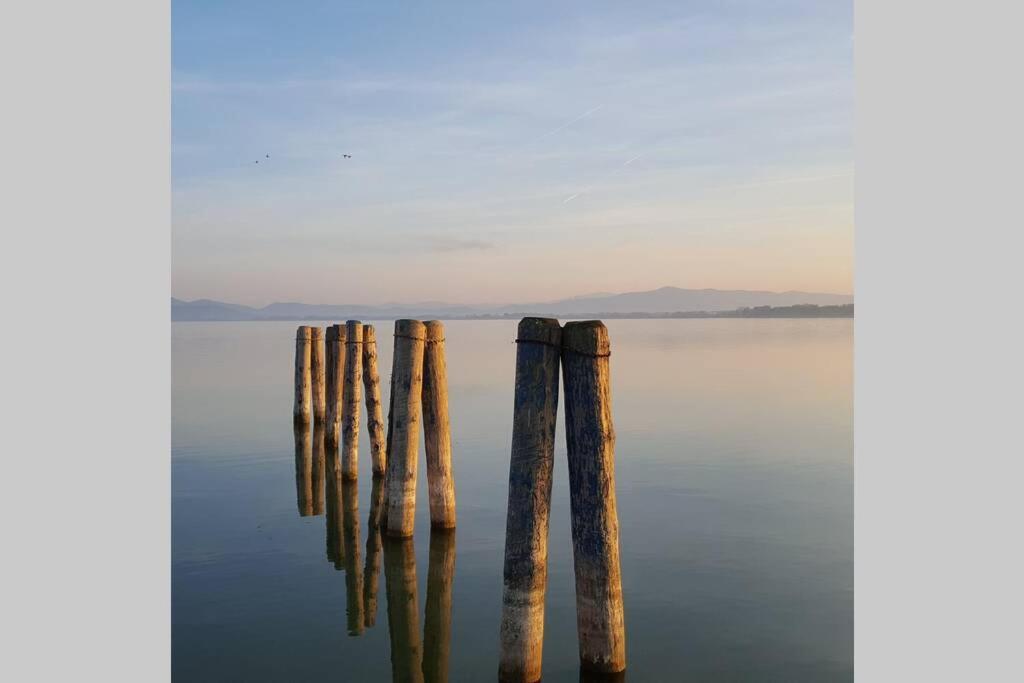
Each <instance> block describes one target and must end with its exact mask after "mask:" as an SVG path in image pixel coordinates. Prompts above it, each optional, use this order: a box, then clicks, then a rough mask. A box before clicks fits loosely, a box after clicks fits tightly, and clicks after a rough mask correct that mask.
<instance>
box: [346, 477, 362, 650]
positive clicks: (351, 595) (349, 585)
mask: <svg viewBox="0 0 1024 683" xmlns="http://www.w3.org/2000/svg"><path fill="white" fill-rule="evenodd" d="M358 487H359V484H357V483H356V482H354V481H342V483H341V502H342V507H343V508H344V510H345V512H344V513H343V514H344V520H343V525H344V526H343V529H344V533H345V596H346V597H345V602H346V606H345V614H346V616H347V617H348V634H349V635H350V636H357V635H359V634H360V633H362V632H363V567H362V565H361V564H360V552H359V488H358Z"/></svg>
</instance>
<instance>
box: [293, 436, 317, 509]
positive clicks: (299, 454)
mask: <svg viewBox="0 0 1024 683" xmlns="http://www.w3.org/2000/svg"><path fill="white" fill-rule="evenodd" d="M295 497H296V500H297V501H298V505H299V516H300V517H308V516H310V515H312V514H313V442H312V440H311V439H310V436H309V425H304V424H301V423H296V424H295Z"/></svg>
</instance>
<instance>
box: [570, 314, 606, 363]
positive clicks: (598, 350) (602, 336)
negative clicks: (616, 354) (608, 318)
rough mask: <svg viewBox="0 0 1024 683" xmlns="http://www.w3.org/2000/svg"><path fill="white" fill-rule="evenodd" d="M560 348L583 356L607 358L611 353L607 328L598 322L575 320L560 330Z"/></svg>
mask: <svg viewBox="0 0 1024 683" xmlns="http://www.w3.org/2000/svg"><path fill="white" fill-rule="evenodd" d="M562 348H563V349H564V350H566V351H572V352H575V353H579V354H582V355H584V356H598V357H599V356H607V355H609V354H611V352H612V344H611V340H609V338H608V328H607V327H605V325H604V323H603V322H601V321H600V320H577V321H574V322H571V323H566V324H565V327H563V328H562Z"/></svg>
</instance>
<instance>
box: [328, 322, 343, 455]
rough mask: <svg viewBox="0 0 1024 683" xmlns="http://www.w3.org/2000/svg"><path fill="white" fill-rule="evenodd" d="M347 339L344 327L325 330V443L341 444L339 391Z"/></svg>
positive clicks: (334, 326)
mask: <svg viewBox="0 0 1024 683" xmlns="http://www.w3.org/2000/svg"><path fill="white" fill-rule="evenodd" d="M347 338H348V336H347V334H346V330H345V326H344V325H331V326H330V327H328V328H327V337H326V347H327V348H326V350H327V353H326V356H327V380H326V382H325V385H326V391H327V443H328V444H335V445H337V444H339V443H341V416H342V413H343V412H344V411H343V409H342V404H341V391H342V387H343V386H344V384H345V340H346V339H347Z"/></svg>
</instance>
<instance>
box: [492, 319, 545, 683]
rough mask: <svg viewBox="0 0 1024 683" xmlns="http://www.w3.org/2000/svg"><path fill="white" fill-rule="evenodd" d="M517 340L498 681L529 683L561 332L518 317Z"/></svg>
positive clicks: (536, 650) (539, 610)
mask: <svg viewBox="0 0 1024 683" xmlns="http://www.w3.org/2000/svg"><path fill="white" fill-rule="evenodd" d="M517 338H518V342H519V343H518V345H517V349H516V375H515V383H516V384H515V399H514V407H513V414H512V456H511V461H510V465H509V483H508V513H507V517H506V524H505V567H504V592H503V596H502V614H501V649H500V655H499V666H498V677H499V679H500V680H501V681H507V682H510V683H511V682H515V683H534V682H535V681H539V680H540V678H541V660H542V654H543V645H544V599H545V592H546V590H547V560H548V524H549V518H550V511H551V476H552V469H553V467H554V457H555V422H556V418H557V415H558V368H559V360H560V343H561V327H560V326H559V324H558V321H557V320H553V319H548V318H523V320H521V321H520V322H519V330H518V337H517Z"/></svg>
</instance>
